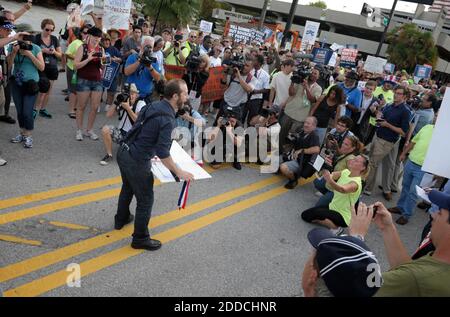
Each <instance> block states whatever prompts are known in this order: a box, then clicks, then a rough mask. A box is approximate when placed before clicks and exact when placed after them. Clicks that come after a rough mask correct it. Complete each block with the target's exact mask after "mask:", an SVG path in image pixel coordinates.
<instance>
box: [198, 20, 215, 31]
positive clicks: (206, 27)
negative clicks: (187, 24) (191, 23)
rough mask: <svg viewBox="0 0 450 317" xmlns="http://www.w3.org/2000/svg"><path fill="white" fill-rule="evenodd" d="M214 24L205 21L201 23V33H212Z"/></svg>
mask: <svg viewBox="0 0 450 317" xmlns="http://www.w3.org/2000/svg"><path fill="white" fill-rule="evenodd" d="M212 28H213V23H212V22H208V21H205V20H201V21H200V31H202V32H204V33H212Z"/></svg>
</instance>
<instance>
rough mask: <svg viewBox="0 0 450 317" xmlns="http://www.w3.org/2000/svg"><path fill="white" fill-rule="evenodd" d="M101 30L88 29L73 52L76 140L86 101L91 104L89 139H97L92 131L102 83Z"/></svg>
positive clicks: (102, 51)
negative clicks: (75, 76) (82, 40)
mask: <svg viewBox="0 0 450 317" xmlns="http://www.w3.org/2000/svg"><path fill="white" fill-rule="evenodd" d="M102 35H103V33H102V30H100V29H98V28H96V27H92V28H90V29H89V31H88V37H87V38H86V43H84V44H83V45H81V46H80V47H79V48H78V49H77V52H76V54H75V60H74V66H75V69H76V71H77V114H76V119H77V128H78V129H77V133H76V136H75V138H76V140H77V141H83V131H82V130H83V119H84V109H85V108H86V105H87V103H88V102H89V103H90V105H91V110H90V112H89V117H88V125H87V133H86V134H85V135H86V136H89V138H90V139H91V140H94V141H96V140H98V136H97V134H95V132H94V131H93V127H94V122H95V118H96V117H97V109H98V107H99V106H100V102H101V97H102V93H103V83H102V68H103V65H102V63H101V59H102V56H104V55H105V52H104V50H103V48H102V47H101V46H100V41H101V39H102Z"/></svg>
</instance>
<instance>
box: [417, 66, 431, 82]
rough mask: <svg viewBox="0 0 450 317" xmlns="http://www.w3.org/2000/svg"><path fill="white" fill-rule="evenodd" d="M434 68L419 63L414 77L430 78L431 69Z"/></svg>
mask: <svg viewBox="0 0 450 317" xmlns="http://www.w3.org/2000/svg"><path fill="white" fill-rule="evenodd" d="M432 70H433V68H432V67H431V66H428V65H417V66H416V69H415V70H414V77H417V78H421V79H422V78H430V76H431V71H432Z"/></svg>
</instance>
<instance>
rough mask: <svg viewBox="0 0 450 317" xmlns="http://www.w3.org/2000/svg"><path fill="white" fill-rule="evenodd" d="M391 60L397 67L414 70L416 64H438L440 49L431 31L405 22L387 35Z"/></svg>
mask: <svg viewBox="0 0 450 317" xmlns="http://www.w3.org/2000/svg"><path fill="white" fill-rule="evenodd" d="M387 40H388V42H389V47H388V50H387V54H388V55H389V61H390V62H391V63H394V64H395V65H397V69H406V70H407V71H408V72H413V71H414V68H415V67H416V65H423V64H429V65H432V66H433V67H434V66H436V63H437V60H438V57H439V55H438V49H437V47H436V45H435V43H434V39H433V35H432V34H431V33H430V32H422V31H420V30H419V29H418V28H417V26H416V25H415V24H412V23H410V24H404V25H402V26H400V27H396V28H394V29H393V30H392V31H390V32H389V33H388V35H387Z"/></svg>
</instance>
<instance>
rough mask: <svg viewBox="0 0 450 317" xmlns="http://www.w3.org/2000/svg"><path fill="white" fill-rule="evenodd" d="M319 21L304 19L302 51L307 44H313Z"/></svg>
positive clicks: (317, 32)
mask: <svg viewBox="0 0 450 317" xmlns="http://www.w3.org/2000/svg"><path fill="white" fill-rule="evenodd" d="M319 28H320V23H318V22H313V21H306V25H305V31H304V32H303V37H302V45H301V47H300V50H301V51H304V50H305V49H306V48H307V47H308V46H309V45H314V43H315V42H316V38H317V35H318V34H319Z"/></svg>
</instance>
